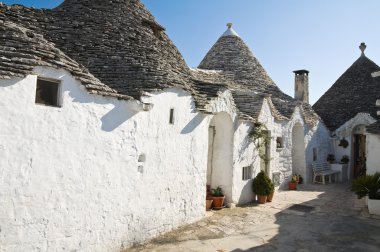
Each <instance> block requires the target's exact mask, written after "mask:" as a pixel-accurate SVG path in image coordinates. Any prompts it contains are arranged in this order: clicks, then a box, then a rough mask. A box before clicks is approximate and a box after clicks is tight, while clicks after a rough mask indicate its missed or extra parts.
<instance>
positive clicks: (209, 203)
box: [206, 197, 214, 211]
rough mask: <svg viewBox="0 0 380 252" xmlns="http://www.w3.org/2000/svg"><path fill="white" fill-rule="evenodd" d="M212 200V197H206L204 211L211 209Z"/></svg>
mask: <svg viewBox="0 0 380 252" xmlns="http://www.w3.org/2000/svg"><path fill="white" fill-rule="evenodd" d="M212 202H214V200H213V199H212V198H209V197H206V211H210V210H211V208H212Z"/></svg>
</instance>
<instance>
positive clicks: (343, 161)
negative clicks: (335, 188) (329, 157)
mask: <svg viewBox="0 0 380 252" xmlns="http://www.w3.org/2000/svg"><path fill="white" fill-rule="evenodd" d="M340 162H341V163H342V164H348V162H350V158H349V157H348V156H347V155H343V157H342V159H341V160H340Z"/></svg>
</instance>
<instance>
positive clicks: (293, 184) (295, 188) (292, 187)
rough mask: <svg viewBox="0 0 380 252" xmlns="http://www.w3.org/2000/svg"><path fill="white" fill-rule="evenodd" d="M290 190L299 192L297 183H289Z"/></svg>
mask: <svg viewBox="0 0 380 252" xmlns="http://www.w3.org/2000/svg"><path fill="white" fill-rule="evenodd" d="M288 185H289V190H297V182H289V184H288Z"/></svg>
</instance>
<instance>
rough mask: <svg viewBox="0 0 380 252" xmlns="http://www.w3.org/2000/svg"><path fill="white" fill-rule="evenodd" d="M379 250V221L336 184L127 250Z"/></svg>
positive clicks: (226, 213) (284, 195)
mask: <svg viewBox="0 0 380 252" xmlns="http://www.w3.org/2000/svg"><path fill="white" fill-rule="evenodd" d="M310 198H312V199H311V200H310ZM307 199H309V200H307ZM359 203H360V204H359ZM379 248H380V219H379V218H370V216H369V215H368V213H366V212H365V211H363V203H362V202H359V201H357V200H355V198H354V196H353V195H352V193H351V192H350V191H349V185H348V184H335V185H305V186H302V187H301V190H299V191H295V192H290V191H282V192H279V193H278V194H277V196H275V199H274V202H272V203H269V204H265V205H257V204H251V205H248V206H244V207H239V208H235V209H225V210H222V211H219V212H215V213H214V215H213V216H211V217H209V218H206V219H204V220H202V221H201V222H198V223H195V224H192V225H188V226H185V227H183V228H181V229H179V230H176V231H173V232H171V233H168V234H165V235H163V236H161V237H158V238H156V239H154V240H153V241H151V242H150V243H149V244H146V245H144V246H140V247H136V248H133V249H130V250H127V251H165V252H166V251H202V252H203V251H205V252H206V251H215V252H227V251H232V252H248V251H300V252H301V251H318V252H323V251H355V252H357V251H366V252H371V251H374V252H375V251H376V252H378V251H380V249H379Z"/></svg>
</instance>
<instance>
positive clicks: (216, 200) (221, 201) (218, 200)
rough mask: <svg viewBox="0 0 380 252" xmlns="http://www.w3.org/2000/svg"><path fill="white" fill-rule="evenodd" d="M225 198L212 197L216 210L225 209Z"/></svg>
mask: <svg viewBox="0 0 380 252" xmlns="http://www.w3.org/2000/svg"><path fill="white" fill-rule="evenodd" d="M224 198H225V196H222V197H215V196H214V197H212V199H213V206H214V208H216V209H220V208H222V207H223V204H224Z"/></svg>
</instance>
